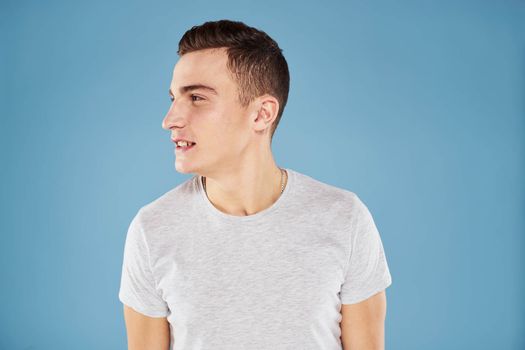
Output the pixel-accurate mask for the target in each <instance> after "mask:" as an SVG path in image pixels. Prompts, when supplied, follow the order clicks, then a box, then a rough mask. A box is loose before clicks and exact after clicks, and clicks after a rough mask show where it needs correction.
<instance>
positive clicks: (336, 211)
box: [119, 168, 392, 350]
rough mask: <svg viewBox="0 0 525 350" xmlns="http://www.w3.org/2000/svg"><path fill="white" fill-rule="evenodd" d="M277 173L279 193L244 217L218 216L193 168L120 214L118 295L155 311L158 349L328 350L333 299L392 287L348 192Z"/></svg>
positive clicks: (336, 309)
mask: <svg viewBox="0 0 525 350" xmlns="http://www.w3.org/2000/svg"><path fill="white" fill-rule="evenodd" d="M284 169H285V170H286V171H287V172H288V182H287V184H286V187H285V189H284V192H283V193H282V194H281V196H280V197H279V199H278V200H277V201H276V202H274V203H273V204H272V205H271V206H270V207H268V208H266V209H265V210H262V211H260V212H258V213H256V214H253V215H248V216H235V215H230V214H226V213H224V212H222V211H220V210H219V209H217V208H216V207H215V206H214V205H213V204H212V203H211V202H210V201H209V199H208V197H207V195H206V193H205V192H204V190H203V187H202V182H201V181H200V176H198V175H194V176H193V177H192V178H190V179H188V180H186V181H185V182H183V183H181V184H180V185H178V186H176V187H175V188H173V189H171V190H170V191H168V192H167V193H165V194H163V195H162V196H160V197H159V198H157V199H156V200H154V201H153V202H151V203H149V204H146V205H144V206H143V207H142V208H140V209H139V210H138V212H137V214H136V215H135V217H134V218H133V220H132V221H131V224H130V226H129V229H128V232H127V236H126V242H125V248H124V258H123V266H122V278H121V285H120V290H119V299H120V300H121V301H122V302H123V303H124V304H127V305H128V306H130V307H132V308H133V309H135V310H136V311H138V312H140V313H142V314H144V315H147V316H150V317H167V319H168V321H169V324H170V331H171V345H170V349H175V350H179V349H181V350H182V349H184V350H189V349H192V350H195V349H214V350H220V349H228V350H231V349H243V350H249V349H257V350H264V349H272V350H275V349H291V350H297V349H315V350H319V349H333V350H340V349H342V346H341V339H340V336H341V328H340V321H341V318H342V316H341V313H340V310H341V304H353V303H358V302H360V301H363V300H365V299H367V298H369V297H371V296H372V295H374V294H376V293H378V292H380V291H382V290H384V289H385V288H387V287H388V286H390V284H391V283H392V278H391V275H390V271H389V268H388V265H387V261H386V257H385V253H384V250H383V244H382V242H381V238H380V236H379V233H378V230H377V228H376V225H375V224H374V220H373V219H372V216H371V214H370V212H369V211H368V209H367V207H366V206H365V204H364V203H363V202H362V201H361V200H360V199H359V198H358V196H357V195H356V194H355V193H353V192H351V191H348V190H345V189H342V188H338V187H335V186H332V185H328V184H325V183H323V182H320V181H318V180H316V179H314V178H312V177H310V176H307V175H305V174H302V173H300V172H297V171H294V170H292V169H288V168H284Z"/></svg>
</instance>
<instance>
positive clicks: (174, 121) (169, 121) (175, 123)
mask: <svg viewBox="0 0 525 350" xmlns="http://www.w3.org/2000/svg"><path fill="white" fill-rule="evenodd" d="M186 112H187V111H186V110H185V108H184V106H181V103H180V102H178V101H173V102H172V103H171V106H170V109H169V110H168V112H167V113H166V115H165V116H164V119H163V120H162V128H163V129H165V130H171V129H172V128H174V127H179V128H182V127H183V126H184V125H185V124H186V119H187V118H186V117H185V115H186V114H187V113H186Z"/></svg>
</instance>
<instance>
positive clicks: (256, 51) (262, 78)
mask: <svg viewBox="0 0 525 350" xmlns="http://www.w3.org/2000/svg"><path fill="white" fill-rule="evenodd" d="M221 47H225V48H227V54H228V63H227V67H228V69H229V70H230V72H231V73H232V74H233V76H234V80H235V81H236V82H237V85H238V99H239V103H240V104H241V106H243V107H247V106H248V105H249V103H250V102H251V101H253V100H254V99H255V98H256V97H259V96H261V95H263V94H265V93H268V94H270V95H272V96H274V97H275V98H276V99H277V100H278V101H279V110H278V112H277V117H276V118H275V121H274V123H273V124H272V128H271V132H270V141H271V140H272V139H273V134H274V132H275V129H276V128H277V125H278V124H279V121H280V120H281V116H282V114H283V111H284V107H285V106H286V101H287V100H288V91H289V89H290V73H289V71H288V63H287V62H286V59H285V58H284V56H283V54H282V49H281V48H279V45H277V43H276V42H275V41H274V40H273V39H272V38H271V37H270V36H269V35H268V34H266V33H265V32H263V31H261V30H258V29H256V28H253V27H249V26H247V25H246V24H244V23H243V22H238V21H230V20H225V19H223V20H219V21H208V22H205V23H203V24H201V25H199V26H193V27H192V28H191V29H189V30H188V31H187V32H186V33H184V35H183V36H182V38H181V39H180V41H179V49H178V51H177V54H178V55H179V56H182V55H184V54H185V53H188V52H192V51H197V50H204V49H211V48H221Z"/></svg>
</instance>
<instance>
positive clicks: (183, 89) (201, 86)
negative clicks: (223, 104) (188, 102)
mask: <svg viewBox="0 0 525 350" xmlns="http://www.w3.org/2000/svg"><path fill="white" fill-rule="evenodd" d="M197 89H204V90H207V91H209V92H211V93H212V94H215V95H217V90H215V89H214V88H212V87H211V86H207V85H204V84H192V85H186V86H181V87H180V88H179V91H180V93H181V95H183V94H185V93H186V92H188V91H193V90H197ZM169 93H170V95H171V96H173V91H172V90H171V88H170V91H169Z"/></svg>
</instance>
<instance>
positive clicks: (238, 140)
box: [162, 49, 253, 175]
mask: <svg viewBox="0 0 525 350" xmlns="http://www.w3.org/2000/svg"><path fill="white" fill-rule="evenodd" d="M226 62H227V54H226V51H225V50H224V49H207V50H200V51H194V52H190V53H187V54H184V55H182V56H181V57H180V58H179V61H178V62H177V64H176V65H175V69H174V70H173V79H172V81H171V86H170V95H171V97H170V98H171V99H172V104H171V106H170V109H169V110H168V113H167V114H166V116H165V117H164V120H163V121H162V127H163V128H164V129H166V130H171V138H172V139H178V138H182V139H185V140H189V141H193V142H195V145H194V146H192V147H191V148H189V149H187V150H183V149H181V148H179V147H176V149H175V155H176V160H175V168H176V170H177V171H178V172H180V173H198V174H209V175H211V174H213V173H215V172H217V171H218V172H220V171H221V170H224V169H231V168H232V166H233V167H235V166H237V165H239V164H240V159H241V157H242V155H243V151H245V150H246V149H247V147H248V146H249V143H250V139H251V126H250V115H249V113H250V112H249V107H248V108H242V107H241V106H240V104H239V102H238V98H237V96H238V92H237V83H236V82H235V81H234V80H233V78H232V76H231V75H230V74H231V73H230V72H229V70H228V68H227V67H226ZM192 85H205V86H208V87H210V88H212V89H214V91H212V90H208V89H206V88H202V87H201V88H196V89H191V90H187V91H186V90H182V91H181V89H182V88H183V87H185V86H192ZM252 112H253V111H252ZM174 146H176V145H174Z"/></svg>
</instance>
